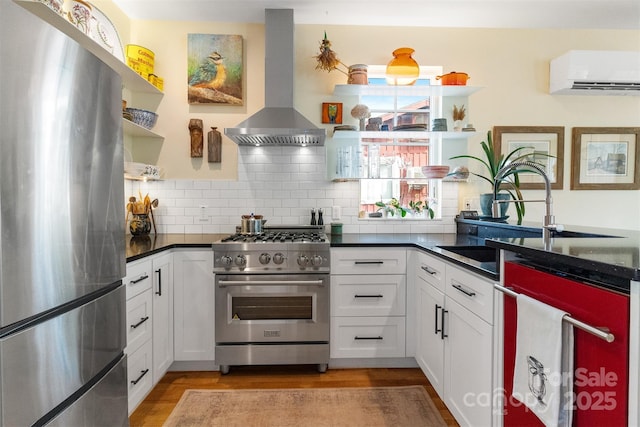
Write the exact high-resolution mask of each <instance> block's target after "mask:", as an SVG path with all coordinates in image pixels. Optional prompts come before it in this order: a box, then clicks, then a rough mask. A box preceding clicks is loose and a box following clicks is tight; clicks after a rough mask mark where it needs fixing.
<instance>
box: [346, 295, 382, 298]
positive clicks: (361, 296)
mask: <svg viewBox="0 0 640 427" xmlns="http://www.w3.org/2000/svg"><path fill="white" fill-rule="evenodd" d="M353 297H354V298H382V295H380V294H378V295H354V296H353Z"/></svg>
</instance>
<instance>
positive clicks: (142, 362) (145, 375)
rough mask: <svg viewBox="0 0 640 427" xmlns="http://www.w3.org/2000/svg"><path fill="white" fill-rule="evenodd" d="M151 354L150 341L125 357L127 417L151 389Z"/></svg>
mask: <svg viewBox="0 0 640 427" xmlns="http://www.w3.org/2000/svg"><path fill="white" fill-rule="evenodd" d="M151 352H152V345H151V341H147V342H146V343H144V344H143V345H142V347H140V348H138V349H137V350H136V351H134V352H133V353H131V354H128V355H127V387H128V396H129V415H131V413H132V412H133V411H134V410H135V409H136V407H137V406H138V405H139V404H140V402H142V399H144V398H145V396H146V395H147V394H148V393H149V392H150V391H151V388H152V387H153V382H152V378H153V372H152V369H153V368H152V354H151Z"/></svg>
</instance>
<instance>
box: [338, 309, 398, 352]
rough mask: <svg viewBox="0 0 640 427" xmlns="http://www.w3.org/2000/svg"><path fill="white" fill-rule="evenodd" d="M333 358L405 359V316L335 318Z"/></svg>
mask: <svg viewBox="0 0 640 427" xmlns="http://www.w3.org/2000/svg"><path fill="white" fill-rule="evenodd" d="M331 322H332V325H331V357H333V358H349V357H363V358H364V357H404V356H405V318H404V317H332V318H331Z"/></svg>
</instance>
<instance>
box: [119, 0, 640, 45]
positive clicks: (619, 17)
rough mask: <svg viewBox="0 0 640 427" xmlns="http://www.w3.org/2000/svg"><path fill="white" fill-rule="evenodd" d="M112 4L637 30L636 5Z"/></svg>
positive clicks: (199, 13) (567, 0) (544, 0)
mask: <svg viewBox="0 0 640 427" xmlns="http://www.w3.org/2000/svg"><path fill="white" fill-rule="evenodd" d="M113 1H114V2H115V3H116V4H117V5H118V6H119V7H120V8H121V9H122V10H123V11H124V12H125V13H126V14H127V15H128V16H129V17H130V18H133V19H142V20H163V21H165V20H169V21H211V22H258V23H260V22H264V9H272V8H273V9H294V17H295V22H296V24H321V25H376V26H378V25H385V26H405V25H406V26H418V27H469V28H567V29H569V28H571V29H577V28H586V29H638V30H640V0H492V1H486V0H113ZM639 38H640V35H639Z"/></svg>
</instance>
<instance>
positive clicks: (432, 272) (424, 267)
mask: <svg viewBox="0 0 640 427" xmlns="http://www.w3.org/2000/svg"><path fill="white" fill-rule="evenodd" d="M420 268H421V269H423V270H424V271H426V272H427V273H429V274H432V275H433V274H438V272H437V271H435V270H432V269H430V268H429V267H427V266H426V265H423V266H421V267H420Z"/></svg>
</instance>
